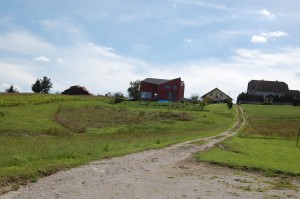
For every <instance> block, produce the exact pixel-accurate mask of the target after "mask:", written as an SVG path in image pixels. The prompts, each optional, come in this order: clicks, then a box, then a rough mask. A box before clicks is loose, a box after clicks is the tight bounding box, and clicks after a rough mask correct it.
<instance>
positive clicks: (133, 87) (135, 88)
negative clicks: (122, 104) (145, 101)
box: [127, 80, 141, 101]
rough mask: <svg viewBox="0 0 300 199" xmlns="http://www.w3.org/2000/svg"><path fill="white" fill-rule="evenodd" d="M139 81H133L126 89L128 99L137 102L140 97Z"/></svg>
mask: <svg viewBox="0 0 300 199" xmlns="http://www.w3.org/2000/svg"><path fill="white" fill-rule="evenodd" d="M140 85H141V81H140V80H135V81H134V82H132V81H130V87H129V88H128V89H127V91H128V94H129V98H130V99H132V100H134V101H138V100H139V99H140V97H141V90H140Z"/></svg>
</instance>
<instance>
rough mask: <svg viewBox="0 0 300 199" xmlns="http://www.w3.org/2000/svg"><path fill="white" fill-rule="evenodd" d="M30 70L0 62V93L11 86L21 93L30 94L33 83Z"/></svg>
mask: <svg viewBox="0 0 300 199" xmlns="http://www.w3.org/2000/svg"><path fill="white" fill-rule="evenodd" d="M31 72H32V70H31V69H30V68H27V67H25V66H23V65H17V64H11V63H5V62H0V79H1V82H0V84H1V86H0V89H1V90H0V92H2V91H4V90H5V88H7V85H11V84H13V85H14V86H16V88H18V90H19V91H21V92H30V86H31V84H32V83H33V81H34V79H35V78H34V77H33V76H32V74H31Z"/></svg>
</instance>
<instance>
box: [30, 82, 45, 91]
mask: <svg viewBox="0 0 300 199" xmlns="http://www.w3.org/2000/svg"><path fill="white" fill-rule="evenodd" d="M31 90H32V91H33V92H34V93H41V92H42V84H41V80H39V79H37V80H36V82H35V83H34V84H32V86H31Z"/></svg>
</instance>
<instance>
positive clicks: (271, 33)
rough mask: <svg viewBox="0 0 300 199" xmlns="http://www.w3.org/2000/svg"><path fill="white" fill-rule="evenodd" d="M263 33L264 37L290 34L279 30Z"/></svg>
mask: <svg viewBox="0 0 300 199" xmlns="http://www.w3.org/2000/svg"><path fill="white" fill-rule="evenodd" d="M262 35H263V36H264V37H267V38H270V37H284V36H288V35H289V34H288V33H286V32H282V31H277V32H267V33H262Z"/></svg>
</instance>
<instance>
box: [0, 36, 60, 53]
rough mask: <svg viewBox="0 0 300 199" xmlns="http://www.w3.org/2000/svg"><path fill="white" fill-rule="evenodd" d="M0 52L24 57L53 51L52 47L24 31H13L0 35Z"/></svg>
mask: <svg viewBox="0 0 300 199" xmlns="http://www.w3.org/2000/svg"><path fill="white" fill-rule="evenodd" d="M0 50H5V51H8V52H11V53H21V54H25V55H36V54H39V53H41V52H45V51H53V50H54V49H53V46H52V45H51V44H49V43H47V42H44V41H42V40H41V39H40V38H38V37H37V36H34V35H32V34H30V33H28V32H24V31H14V32H9V33H6V34H2V35H0Z"/></svg>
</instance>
